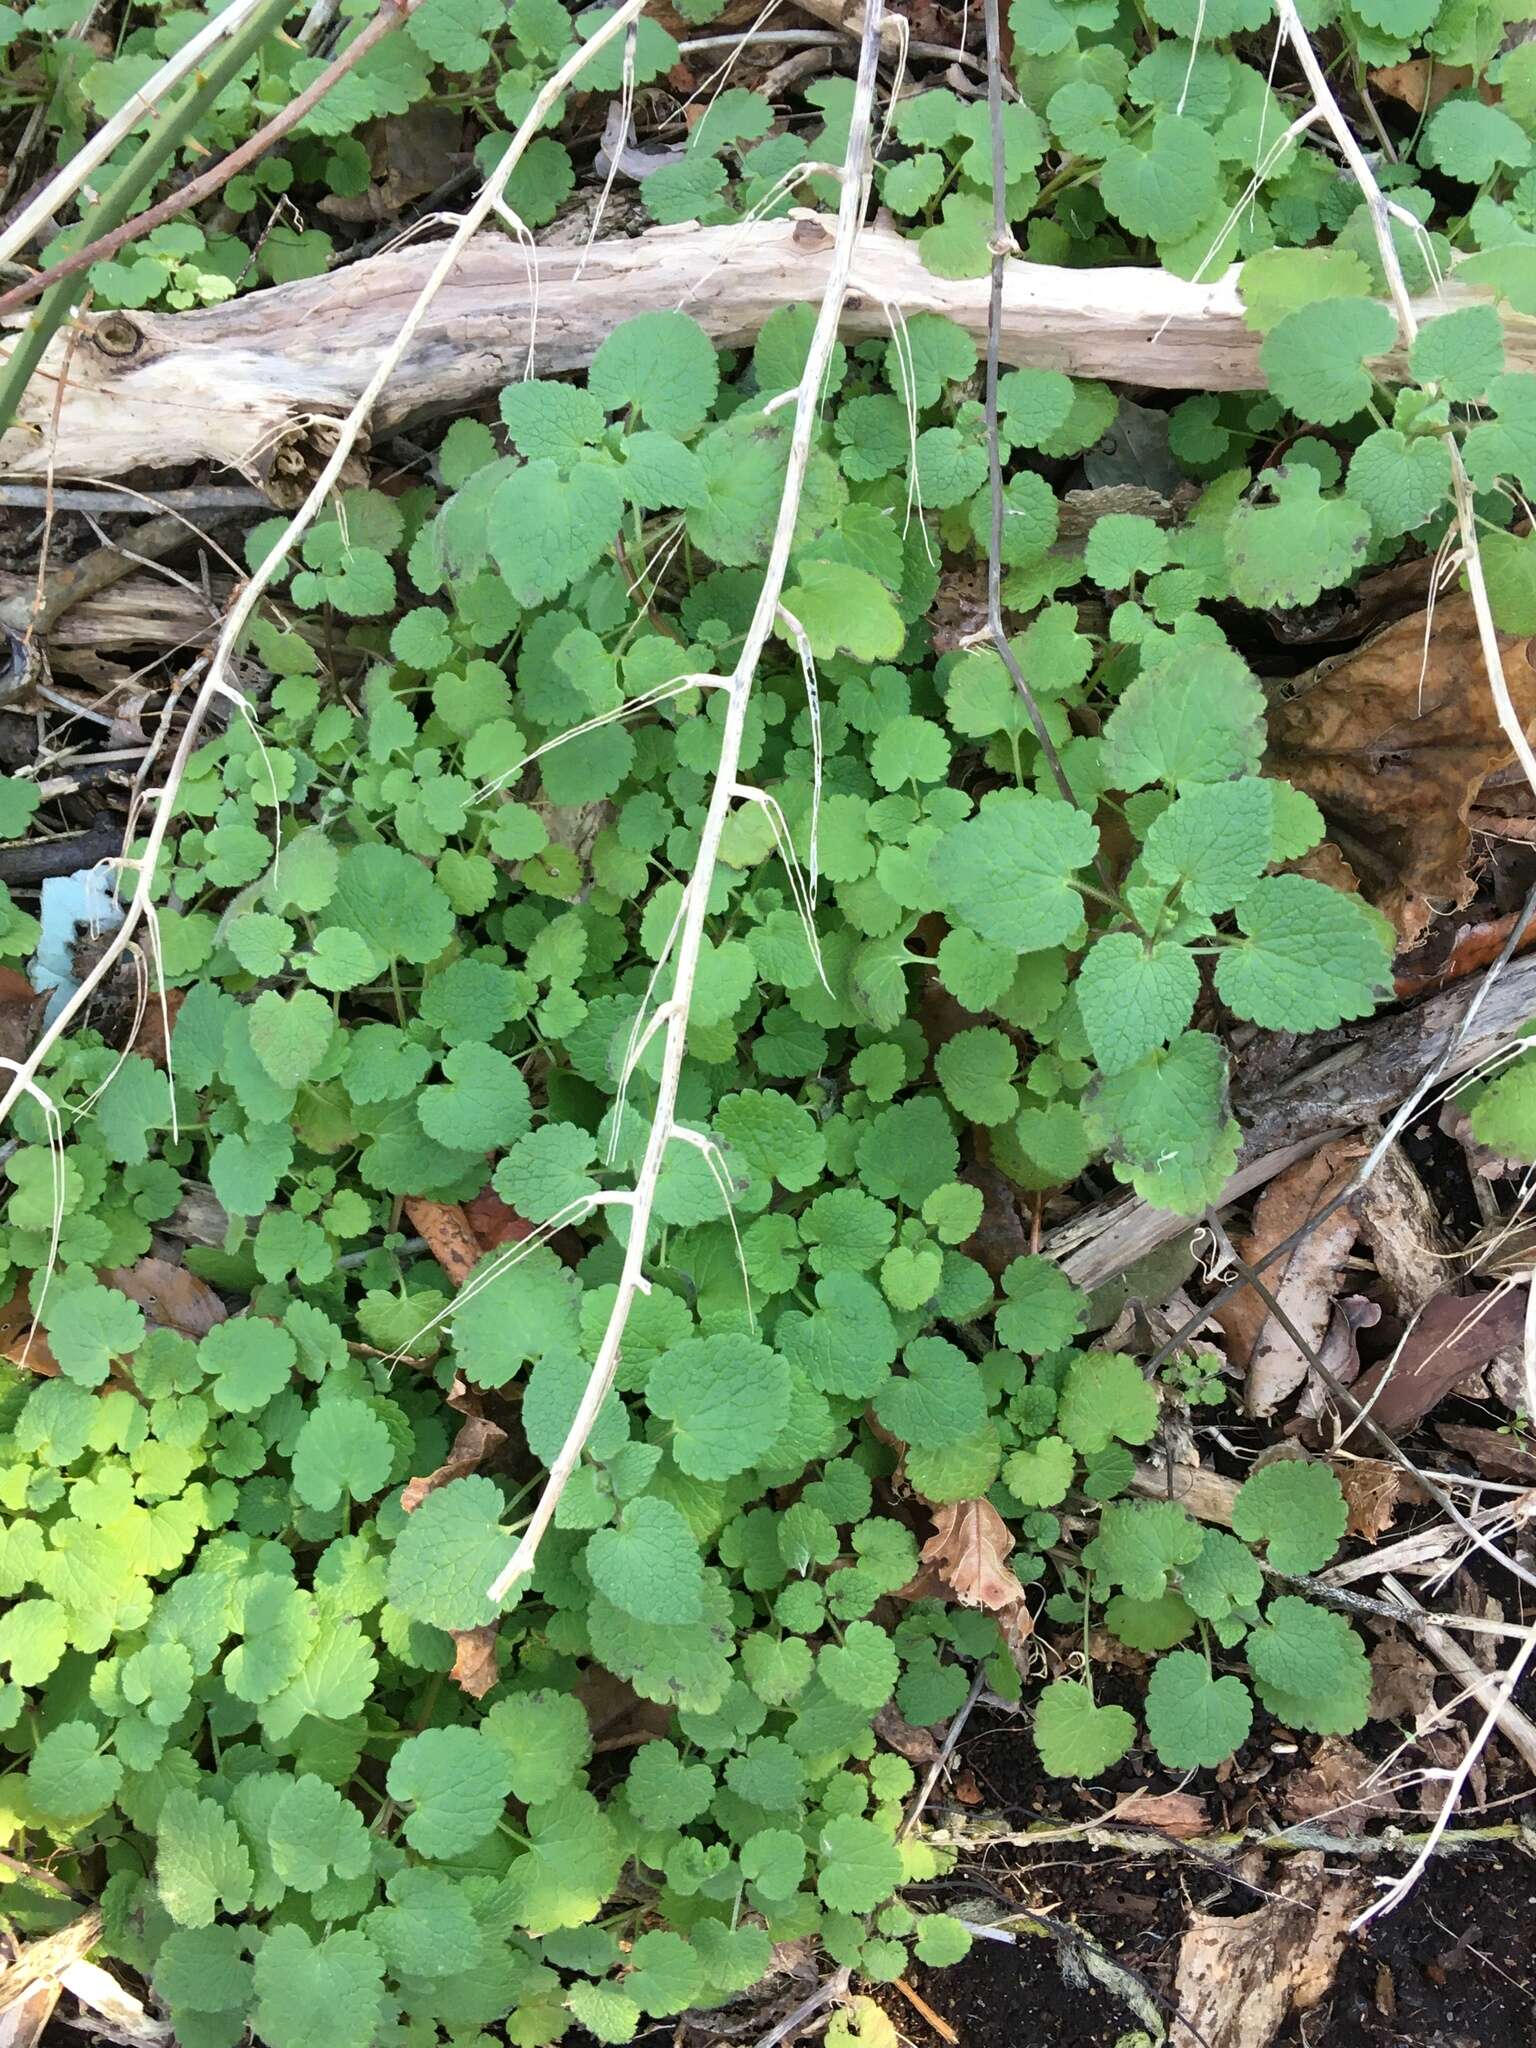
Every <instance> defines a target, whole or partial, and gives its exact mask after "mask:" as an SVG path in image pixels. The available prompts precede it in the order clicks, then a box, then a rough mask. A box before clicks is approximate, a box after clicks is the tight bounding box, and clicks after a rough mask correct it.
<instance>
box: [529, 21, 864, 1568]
mask: <svg viewBox="0 0 1536 2048" xmlns="http://www.w3.org/2000/svg"><path fill="white" fill-rule="evenodd" d="M883 12H884V0H868V5H867V7H866V11H865V19H864V33H863V40H862V42H861V44H860V49H859V74H858V81H857V83H856V85H855V88H854V100H853V112H852V118H851V122H850V126H849V130H848V147H847V151H846V153H845V155H844V158H843V167H842V172H841V190H840V194H839V200H838V210H837V229H836V233H835V235H834V236H833V238H832V243H831V250H830V255H829V259H828V263H827V265H826V272H825V277H824V279H823V281H822V283H821V286H820V290H821V304H820V308H819V310H818V312H817V316H816V325H815V328H814V330H813V332H812V335H811V342H810V347H809V349H808V351H807V353H806V360H805V368H804V370H803V371H802V372H801V377H800V384H799V388H798V392H797V395H796V399H795V416H794V425H793V427H792V429H791V433H790V441H789V456H788V461H787V464H786V468H785V475H784V489H783V494H782V496H781V498H780V501H779V511H778V518H777V521H776V523H775V526H774V533H773V542H772V545H771V547H770V548H769V551H768V561H767V565H766V567H765V569H764V571H763V581H762V586H761V588H760V589H759V591H758V595H757V603H756V606H755V608H754V610H753V614H752V623H751V625H750V626H749V627H748V629H747V635H746V640H745V642H744V644H743V646H742V650H741V654H740V656H739V657H738V659H737V662H736V666H735V668H734V669H733V670H732V672H731V675H730V678H729V680H728V683H727V698H726V713H725V718H724V721H723V725H722V731H721V736H720V759H719V763H718V765H717V767H716V769H715V779H714V784H713V787H712V789H711V791H710V798H709V808H708V810H707V812H706V813H705V818H704V827H703V830H702V832H701V833H700V836H699V850H698V853H697V856H696V857H695V861H694V867H693V872H692V874H691V875H690V876H689V878H688V884H687V887H686V889H685V891H684V895H683V906H682V921H681V924H680V925H679V927H678V929H677V940H676V955H675V966H674V969H673V981H672V994H671V996H670V998H669V1004H668V1012H667V1022H666V1036H665V1038H664V1040H663V1043H662V1054H661V1073H660V1078H659V1080H658V1082H657V1086H656V1103H655V1107H654V1109H653V1111H652V1113H651V1123H650V1132H649V1135H648V1137H647V1139H646V1146H645V1153H644V1156H643V1158H642V1160H641V1162H640V1169H639V1172H638V1173H637V1174H636V1176H635V1188H634V1197H633V1201H632V1203H631V1206H630V1213H629V1235H628V1240H627V1242H626V1244H625V1247H624V1265H623V1269H622V1271H621V1272H620V1274H619V1282H618V1291H617V1293H616V1295H615V1297H614V1302H613V1308H612V1310H611V1312H610V1314H609V1317H608V1324H607V1327H606V1329H605V1330H604V1331H603V1338H602V1342H601V1344H600V1345H599V1346H598V1351H597V1357H596V1359H595V1360H594V1361H593V1365H592V1371H591V1374H590V1376H589V1377H588V1380H587V1386H586V1391H585V1393H584V1394H583V1395H582V1398H581V1405H580V1406H579V1407H578V1408H577V1410H576V1414H575V1416H574V1417H573V1418H572V1421H571V1426H570V1429H569V1431H568V1432H567V1434H566V1438H565V1442H564V1443H563V1444H562V1445H561V1447H560V1451H559V1454H558V1456H557V1457H556V1458H555V1461H554V1463H553V1464H552V1465H551V1466H550V1468H549V1476H548V1478H547V1479H546V1480H545V1482H544V1487H543V1490H542V1491H541V1493H540V1495H539V1498H538V1501H537V1503H536V1504H535V1506H534V1510H533V1513H532V1515H531V1516H530V1517H529V1519H528V1522H527V1524H526V1526H525V1528H524V1530H523V1533H522V1537H521V1539H520V1541H519V1542H518V1546H517V1549H516V1550H515V1551H514V1552H513V1554H512V1556H511V1558H510V1559H509V1560H508V1562H507V1565H506V1567H505V1569H504V1570H503V1571H501V1572H500V1573H498V1575H497V1577H496V1579H495V1581H494V1583H493V1584H492V1585H491V1587H490V1589H489V1597H490V1598H491V1599H492V1600H497V1601H500V1600H504V1599H505V1598H506V1597H507V1594H508V1593H509V1592H510V1591H511V1590H512V1589H513V1588H514V1587H515V1586H517V1585H518V1584H519V1583H520V1582H521V1581H523V1580H524V1579H526V1578H527V1576H528V1574H529V1573H530V1572H531V1571H532V1570H533V1566H534V1560H535V1558H536V1557H537V1555H538V1549H539V1544H540V1542H541V1541H542V1539H543V1536H544V1532H545V1530H546V1529H547V1528H548V1527H549V1524H550V1521H551V1520H552V1519H553V1516H554V1512H555V1509H556V1507H557V1505H558V1504H559V1500H560V1496H561V1494H562V1493H563V1492H564V1491H565V1488H566V1486H567V1484H568V1483H569V1481H570V1478H571V1475H572V1473H573V1472H574V1471H575V1470H576V1468H577V1466H578V1464H579V1463H580V1461H581V1454H582V1451H583V1449H584V1448H585V1446H586V1442H587V1438H588V1437H589V1436H590V1435H591V1433H592V1428H593V1425H594V1424H595V1422H596V1421H597V1417H598V1414H599V1412H600V1410H601V1408H602V1405H603V1402H604V1401H605V1400H606V1399H607V1397H608V1393H609V1390H610V1389H611V1387H612V1386H613V1381H614V1376H615V1374H616V1373H617V1371H618V1365H619V1352H620V1347H621V1345H622V1343H623V1341H624V1331H625V1327H626V1325H627V1323H628V1321H629V1314H630V1310H631V1308H632V1307H633V1305H634V1300H635V1296H636V1295H637V1294H638V1293H640V1292H641V1291H643V1289H644V1288H645V1286H646V1284H647V1283H646V1279H645V1270H644V1269H645V1260H646V1254H647V1251H648V1249H649V1239H650V1225H651V1213H652V1210H653V1208H654V1206H655V1200H656V1188H657V1183H658V1181H659V1180H660V1177H661V1170H662V1166H663V1165H664V1163H665V1160H666V1155H667V1148H668V1146H669V1145H671V1144H672V1143H673V1142H674V1140H678V1139H681V1140H683V1141H685V1142H689V1143H693V1144H698V1143H699V1139H698V1137H697V1134H695V1133H692V1132H689V1131H686V1130H684V1129H682V1128H681V1127H680V1126H679V1124H678V1121H677V1094H678V1085H679V1082H680V1081H681V1079H682V1071H683V1060H684V1056H685V1054H686V1052H687V1043H688V1019H689V1013H690V1010H691V1007H692V1001H693V987H694V977H695V974H696V972H697V969H698V963H699V952H700V948H701V946H702V944H703V940H704V922H705V916H706V913H707V911H708V907H709V895H710V889H711V886H712V884H713V882H714V876H715V868H716V864H717V862H718V859H719V854H720V839H721V834H722V833H723V832H724V830H725V824H726V820H727V818H728V817H729V816H730V813H731V807H732V805H733V804H734V803H736V802H737V801H738V795H739V790H738V785H739V779H740V772H741V749H742V739H743V736H744V734H745V731H746V722H747V711H748V707H749V705H750V703H751V699H752V685H753V682H754V680H755V678H756V674H757V665H758V662H759V660H760V658H761V656H762V651H763V648H764V647H765V646H766V644H767V641H768V636H769V634H770V633H771V632H772V631H773V626H774V621H775V619H776V618H777V617H778V612H779V599H780V597H781V595H782V593H783V589H784V582H785V578H786V576H787V574H788V570H789V553H790V546H791V543H792V541H793V539H794V532H795V522H796V520H797V518H798V517H799V513H800V495H801V492H802V490H803V488H804V484H805V472H806V465H807V463H808V461H809V459H810V454H811V444H812V441H813V439H814V436H815V432H816V426H817V421H818V417H819V414H820V406H821V387H822V382H823V380H824V378H825V376H826V372H827V365H828V363H829V362H830V360H831V357H832V351H833V348H834V347H835V345H836V342H837V337H838V331H839V326H840V323H841V319H842V313H843V302H844V299H845V298H846V296H847V295H848V290H849V283H848V280H849V273H850V270H851V268H852V264H853V255H854V248H855V245H856V244H858V242H859V234H860V229H861V227H862V224H863V219H864V211H865V207H866V204H867V201H868V194H869V170H870V164H869V138H870V127H871V121H872V115H873V109H874V100H875V87H876V82H877V78H878V68H877V67H878V59H879V54H880V24H881V17H882V14H883ZM822 232H823V231H822V230H821V229H820V228H819V227H818V228H817V239H818V241H820V239H821V237H822ZM860 256H861V261H862V250H861V251H860ZM625 310H626V311H631V310H633V308H632V307H626V309H625Z"/></svg>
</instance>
